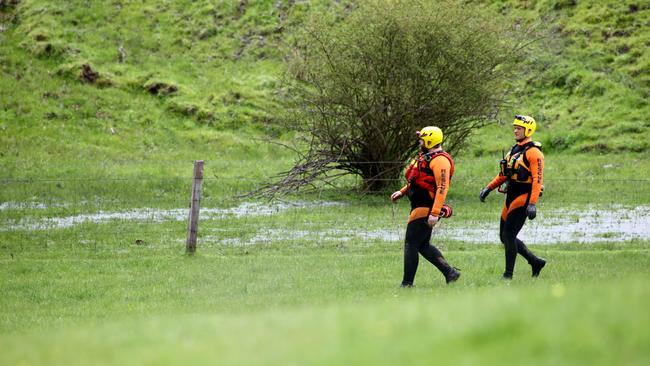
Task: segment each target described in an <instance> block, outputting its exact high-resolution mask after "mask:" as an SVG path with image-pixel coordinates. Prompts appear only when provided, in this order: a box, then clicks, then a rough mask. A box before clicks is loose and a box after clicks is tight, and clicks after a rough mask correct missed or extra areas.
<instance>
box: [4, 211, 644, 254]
mask: <svg viewBox="0 0 650 366" xmlns="http://www.w3.org/2000/svg"><path fill="white" fill-rule="evenodd" d="M346 207H350V206H348V205H347V204H345V203H340V202H292V203H274V204H259V203H251V202H246V203H242V204H240V205H239V206H236V207H230V208H214V207H212V208H210V207H207V208H202V209H201V223H202V224H201V225H202V227H203V229H202V230H200V240H201V242H202V243H203V244H212V245H228V246H241V245H257V244H265V243H272V242H283V241H289V242H290V241H296V240H301V239H302V240H308V239H310V238H317V239H318V240H319V241H337V242H348V241H354V242H364V241H375V240H381V241H401V240H403V235H404V228H405V223H404V222H403V220H402V219H401V218H400V220H395V218H394V217H393V220H392V221H391V220H390V219H387V220H385V222H382V223H379V222H377V223H373V224H372V225H367V226H370V227H364V225H353V226H354V227H350V226H349V225H339V224H336V223H334V224H332V225H327V224H326V225H323V222H322V220H321V222H319V221H318V220H319V219H318V218H317V217H314V222H313V223H311V222H309V220H310V219H309V217H310V215H312V216H313V215H314V213H313V212H314V211H318V212H323V211H327V210H328V209H330V208H336V209H341V210H343V211H345V210H346ZM47 208H48V207H47V206H46V205H44V204H42V203H34V202H30V203H20V202H4V203H2V204H0V212H2V211H4V214H3V216H4V217H8V218H5V219H3V220H2V221H0V231H4V232H7V231H20V232H26V233H29V232H31V231H43V230H58V229H65V228H71V227H75V226H77V225H82V224H89V223H94V224H97V225H119V224H120V223H125V222H128V223H137V222H142V223H164V222H174V221H176V222H177V221H187V218H188V209H185V208H183V209H181V208H179V209H171V210H160V209H152V208H139V209H132V210H128V211H118V212H102V211H100V212H97V213H93V214H76V215H70V216H62V217H47V218H33V217H29V216H27V217H25V216H24V215H18V214H19V213H20V212H21V210H27V209H28V210H32V211H33V210H46V209H47ZM288 212H294V213H296V212H298V213H299V215H298V216H300V217H301V218H303V220H306V221H303V222H302V224H301V225H298V226H299V227H296V225H292V224H286V223H285V224H282V222H281V223H280V224H278V223H277V222H276V223H275V224H270V222H271V221H270V220H269V218H271V217H274V216H281V215H286V214H287V213H288ZM12 213H16V215H15V216H14V217H21V218H20V219H12V218H11V217H12ZM393 214H394V212H393ZM348 215H350V214H349V213H348ZM352 216H353V217H354V215H352ZM494 216H495V217H494V221H492V222H485V221H482V222H467V221H465V222H463V221H461V220H456V221H454V220H453V219H451V220H449V221H447V220H443V222H442V223H441V224H440V225H439V226H438V227H436V228H435V237H436V239H435V241H442V242H444V241H445V240H454V241H461V242H467V243H497V242H498V213H497V214H494ZM238 218H246V219H247V221H246V222H244V223H243V224H240V225H244V227H243V228H242V227H240V228H239V229H237V230H234V232H233V229H232V227H231V225H229V220H233V219H238ZM289 221H290V220H289ZM318 224H320V225H318ZM324 226H326V228H324ZM373 227H374V228H373ZM519 237H520V238H521V239H522V240H524V242H526V243H528V244H554V243H562V242H578V243H597V242H605V241H606V242H624V241H629V240H635V239H636V240H650V206H637V207H635V208H625V207H613V208H611V207H610V208H607V209H602V208H598V207H590V208H587V209H581V210H555V211H542V212H541V213H540V214H539V215H538V218H537V219H536V220H533V221H529V222H528V223H527V224H526V225H525V226H524V228H523V230H522V232H521V233H520V235H519Z"/></svg>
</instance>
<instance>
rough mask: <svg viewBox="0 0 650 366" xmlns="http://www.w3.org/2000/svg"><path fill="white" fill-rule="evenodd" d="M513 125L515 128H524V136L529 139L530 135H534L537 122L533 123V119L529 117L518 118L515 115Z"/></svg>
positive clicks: (518, 116)
mask: <svg viewBox="0 0 650 366" xmlns="http://www.w3.org/2000/svg"><path fill="white" fill-rule="evenodd" d="M512 124H513V125H515V126H520V127H523V128H524V136H526V137H530V136H532V134H534V133H535V130H536V129H537V122H535V119H534V118H533V117H530V116H520V115H518V114H517V115H515V120H514V122H512Z"/></svg>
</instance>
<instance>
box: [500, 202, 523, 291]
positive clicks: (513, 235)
mask: <svg viewBox="0 0 650 366" xmlns="http://www.w3.org/2000/svg"><path fill="white" fill-rule="evenodd" d="M525 222H526V209H525V208H524V207H518V208H516V209H514V210H510V211H509V212H508V216H507V217H506V219H505V221H502V224H501V228H502V229H501V240H502V242H503V244H504V246H505V257H506V268H505V272H503V277H504V278H508V279H510V278H512V274H513V272H514V269H515V260H516V259H517V252H518V248H517V234H519V231H520V230H521V228H522V227H523V226H524V223H525ZM522 244H523V243H522Z"/></svg>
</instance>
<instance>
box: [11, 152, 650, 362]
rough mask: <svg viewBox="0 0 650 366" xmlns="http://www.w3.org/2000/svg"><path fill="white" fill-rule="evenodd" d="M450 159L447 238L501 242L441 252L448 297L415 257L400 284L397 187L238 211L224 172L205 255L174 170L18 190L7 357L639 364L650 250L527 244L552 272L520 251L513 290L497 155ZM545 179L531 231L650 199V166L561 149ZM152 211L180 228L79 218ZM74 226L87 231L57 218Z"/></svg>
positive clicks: (215, 189) (185, 182) (185, 181)
mask: <svg viewBox="0 0 650 366" xmlns="http://www.w3.org/2000/svg"><path fill="white" fill-rule="evenodd" d="M457 160H458V161H457V168H458V170H457V172H458V173H457V175H456V176H455V177H454V185H453V186H452V192H451V193H450V196H449V201H450V202H451V203H452V204H453V205H454V207H455V212H456V216H455V217H454V218H453V219H452V220H451V221H449V223H448V224H447V223H443V224H445V225H444V226H443V227H442V228H441V229H440V230H441V232H440V233H441V234H442V233H444V230H449V229H457V228H463V227H473V226H475V225H482V224H486V223H487V224H488V226H489V227H491V228H492V233H491V234H488V236H487V237H486V238H485V240H484V241H482V242H479V243H466V242H463V241H462V240H443V241H439V240H438V241H436V243H437V244H438V245H439V246H440V247H441V249H442V250H443V252H444V253H445V255H446V257H447V258H448V259H449V260H450V261H451V263H453V264H454V265H455V266H457V267H459V268H461V269H462V273H463V275H462V277H461V279H460V281H459V282H458V283H455V284H454V285H452V286H446V285H445V284H444V280H443V278H442V276H441V275H440V274H439V273H437V272H436V270H435V269H434V268H433V267H432V266H431V265H429V264H428V263H426V261H424V260H422V261H421V265H420V269H419V272H418V276H417V277H416V287H415V288H413V289H410V290H404V289H399V288H398V284H399V282H400V280H401V270H402V254H401V240H402V235H403V230H404V227H405V226H404V220H405V217H406V215H407V212H408V207H407V204H406V203H405V202H400V204H398V205H395V206H393V205H391V204H390V203H388V202H387V194H384V195H366V196H363V197H361V196H359V195H358V193H354V191H350V190H349V188H350V187H353V186H350V187H347V188H346V186H345V185H343V186H342V187H339V188H336V189H332V188H330V189H326V190H323V191H322V192H321V194H320V196H319V195H316V194H313V193H312V194H304V195H299V196H297V197H289V198H287V199H288V202H287V205H286V206H283V204H281V203H278V202H274V203H270V202H265V201H255V200H249V199H243V198H236V197H235V195H234V193H237V192H243V191H245V189H246V188H248V187H253V186H254V184H255V182H259V179H261V177H259V176H255V179H251V180H250V182H247V181H243V182H242V179H241V177H240V178H237V177H238V176H237V173H233V172H232V171H231V170H227V171H230V172H231V174H233V175H232V176H230V177H224V178H223V179H220V178H218V176H219V174H215V175H216V177H213V178H211V179H209V180H206V182H205V187H204V192H205V193H206V194H207V196H206V197H207V198H206V199H205V200H204V201H203V202H202V207H203V210H204V213H203V216H202V217H203V218H204V220H203V221H202V222H201V225H200V236H199V248H198V252H197V254H196V255H195V256H193V257H187V256H186V255H185V254H184V240H185V235H186V215H187V209H183V207H187V206H186V205H187V202H188V201H189V196H188V194H189V191H190V179H189V174H190V173H191V162H189V161H188V162H185V163H182V164H181V163H180V162H178V165H179V166H181V165H182V166H183V169H179V170H173V171H175V172H176V176H174V177H171V178H160V176H158V177H157V178H156V173H155V172H156V169H158V168H159V169H167V167H156V166H155V165H154V164H152V163H147V164H146V165H145V167H149V168H145V169H143V170H144V171H146V172H149V171H151V172H152V173H151V172H150V173H146V174H144V175H145V176H147V175H149V176H148V177H146V179H144V180H140V179H138V169H137V166H136V165H135V164H129V163H127V164H126V165H127V166H126V167H124V166H122V165H116V166H112V165H108V166H106V167H104V170H103V172H100V171H99V170H97V171H96V174H97V176H94V178H93V179H90V180H83V179H79V180H77V179H64V178H61V179H54V178H53V179H50V180H47V181H45V182H44V181H39V180H38V179H37V178H38V177H37V176H34V177H32V178H33V179H34V181H31V180H29V179H26V180H21V181H11V182H9V181H7V182H5V183H4V185H3V187H4V188H3V190H2V197H3V198H2V201H3V202H4V207H3V209H2V210H0V218H1V219H2V220H3V221H2V223H3V224H2V227H3V228H5V230H2V231H0V242H1V243H2V245H1V246H0V278H2V282H1V283H0V292H1V293H2V294H3V296H2V297H1V298H0V308H2V309H3V311H2V315H1V317H0V347H1V348H2V349H3V350H4V351H3V352H2V354H1V355H0V364H3V365H4V364H6V365H14V364H97V365H101V364H116V363H120V364H169V365H171V364H177V363H179V362H181V361H184V362H189V363H192V364H214V363H217V364H237V365H259V364H269V365H271V364H275V365H277V364H323V365H329V364H395V363H397V362H400V361H404V360H406V361H407V362H410V363H415V364H430V363H431V362H433V360H435V361H436V362H450V363H460V364H477V363H480V364H486V365H491V364H495V365H497V364H502V363H503V362H508V363H515V364H547V365H551V364H553V365H557V364H567V365H568V364H576V363H588V364H603V365H605V364H612V363H616V364H624V365H636V364H638V365H641V364H645V363H647V362H648V360H649V359H650V353H649V352H648V349H647V344H648V341H649V340H650V332H648V330H647V329H648V326H649V325H650V324H648V318H647V316H646V309H647V307H648V305H649V304H650V293H649V291H648V286H647V285H646V283H647V281H648V279H649V277H650V276H649V275H650V270H649V268H650V266H649V264H650V246H649V243H648V241H647V240H627V241H623V242H620V241H617V240H615V239H613V238H612V240H604V241H602V242H599V243H593V244H585V243H577V242H573V239H572V238H567V239H566V240H565V241H560V242H558V243H556V244H552V245H533V246H532V249H533V250H534V251H535V252H536V253H537V254H539V255H540V256H542V257H544V258H546V259H547V260H548V261H549V265H548V267H547V268H545V269H544V271H543V272H542V276H541V277H540V278H538V279H533V278H531V277H530V268H529V266H528V265H527V264H526V263H525V262H524V261H523V260H522V259H521V258H520V259H519V260H518V262H517V267H516V272H515V280H514V281H512V282H503V281H502V280H501V278H500V275H501V273H502V271H503V251H502V248H501V246H500V245H498V244H490V243H494V238H495V237H496V231H497V222H496V220H497V217H498V212H499V209H500V205H501V204H502V203H501V202H502V198H501V197H500V196H498V195H497V194H496V193H493V196H494V197H493V196H492V195H491V196H490V197H489V198H488V202H486V203H484V204H481V203H479V202H478V199H477V192H478V190H479V189H480V187H482V184H484V183H485V182H487V181H488V180H489V179H490V178H491V177H492V174H494V171H495V170H496V166H497V165H496V163H495V161H496V159H493V158H491V157H489V158H488V157H483V158H475V157H472V156H460V157H459V158H458V159H457ZM569 160H571V162H570V163H569V162H568V161H569ZM255 164H256V162H255V161H254V160H251V161H241V162H240V163H239V164H235V165H237V166H239V167H242V168H244V170H246V168H251V167H253V166H255ZM282 164H284V163H283V162H282V160H278V161H276V162H275V164H269V166H267V169H270V170H274V169H276V170H277V169H279V168H280V167H281V166H282ZM610 165H611V166H610ZM166 166H167V165H166ZM217 166H218V165H217ZM464 166H466V167H467V168H465V169H464V168H463V167H464ZM548 166H549V169H548V174H547V177H546V179H547V182H546V185H547V190H546V193H545V196H544V197H543V198H542V200H541V202H540V208H541V210H540V216H539V217H538V219H537V220H536V222H535V224H538V223H539V224H543V223H544V222H545V221H544V220H546V219H547V218H548V219H551V218H553V214H554V212H556V211H557V210H560V209H562V208H567V207H568V208H573V209H575V210H576V215H577V216H578V218H577V219H578V220H579V213H580V212H582V211H581V210H596V211H597V210H609V209H611V208H613V207H627V208H629V209H633V208H634V207H637V206H642V207H647V206H650V203H649V202H648V199H647V197H650V195H649V194H648V193H650V192H648V191H649V190H650V184H648V183H649V182H648V181H647V180H644V179H637V178H639V177H638V176H637V173H638V171H639V170H643V171H647V170H648V169H649V168H648V167H647V161H646V160H644V159H643V156H636V157H634V156H632V157H631V158H630V159H627V160H623V161H615V162H612V160H611V157H608V156H602V157H598V156H595V157H586V156H578V157H572V156H564V155H562V154H559V155H551V156H549V157H548ZM470 167H471V168H473V169H469V168H470ZM214 168H215V166H214V165H210V164H208V165H207V166H206V176H210V175H211V174H212V172H213V170H212V169H214ZM182 171H184V173H181V172H182ZM46 172H47V171H46ZM589 172H591V173H593V174H594V176H590V175H589V174H590V173H589ZM53 175H55V174H53ZM103 175H106V176H110V177H112V179H102V176H103ZM73 176H74V175H73ZM585 182H589V183H591V184H585ZM350 183H352V182H350ZM57 185H60V187H58V186H57ZM612 186H615V187H617V189H616V190H612V189H611V187H612ZM57 191H60V192H61V193H60V194H56V192H57ZM72 197H74V198H73V199H71V198H72ZM291 203H293V206H292V205H291ZM144 208H151V209H156V210H171V209H178V210H179V211H180V215H181V218H180V219H178V218H169V217H167V218H162V219H160V220H158V219H156V216H155V214H154V213H148V214H147V213H145V214H144V215H143V216H137V215H136V216H137V217H128V216H125V215H123V216H120V217H117V218H114V219H110V220H105V221H102V220H100V219H93V218H92V217H91V218H89V219H88V220H85V221H84V220H81V219H82V218H83V217H84V216H85V215H89V216H92V215H102V214H107V213H122V214H123V213H125V212H131V213H133V212H138V211H137V210H142V209H144ZM228 209H231V210H232V209H234V211H225V210H228ZM210 210H213V211H210ZM214 210H216V211H214ZM226 213H227V214H226ZM170 215H171V216H174V215H173V214H170ZM70 217H75V218H77V219H79V220H81V221H80V222H77V223H75V222H72V223H70V224H69V225H67V224H65V222H67V221H65V220H62V221H47V220H58V219H62V218H70ZM489 223H492V225H491V226H490V225H489ZM531 224H532V223H531ZM531 224H529V225H531ZM21 225H22V226H21ZM29 225H36V226H37V227H36V228H32V229H30V226H29ZM38 225H51V226H50V227H45V228H39V227H38ZM66 225H67V226H66ZM12 227H13V228H12ZM381 230H384V234H383V235H379V236H374V237H373V236H370V237H364V236H356V235H355V232H356V231H363V232H369V233H373V232H377V231H381ZM386 233H388V234H389V235H388V237H387V236H386V235H385V234H386Z"/></svg>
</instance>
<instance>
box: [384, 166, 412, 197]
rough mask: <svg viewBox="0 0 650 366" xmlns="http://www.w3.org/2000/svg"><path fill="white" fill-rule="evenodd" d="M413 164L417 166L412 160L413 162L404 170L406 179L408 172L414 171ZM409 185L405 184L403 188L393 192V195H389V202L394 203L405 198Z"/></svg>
mask: <svg viewBox="0 0 650 366" xmlns="http://www.w3.org/2000/svg"><path fill="white" fill-rule="evenodd" d="M415 164H417V162H416V161H415V160H413V161H412V162H411V163H410V164H409V166H408V168H406V176H407V177H408V176H409V171H410V170H411V169H415ZM409 184H410V183H408V182H407V183H406V184H405V185H404V187H402V188H400V190H399V191H395V192H393V194H391V195H390V200H391V201H393V202H395V201H397V200H398V199H400V198H402V197H404V196H406V193H407V192H408V189H409Z"/></svg>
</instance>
